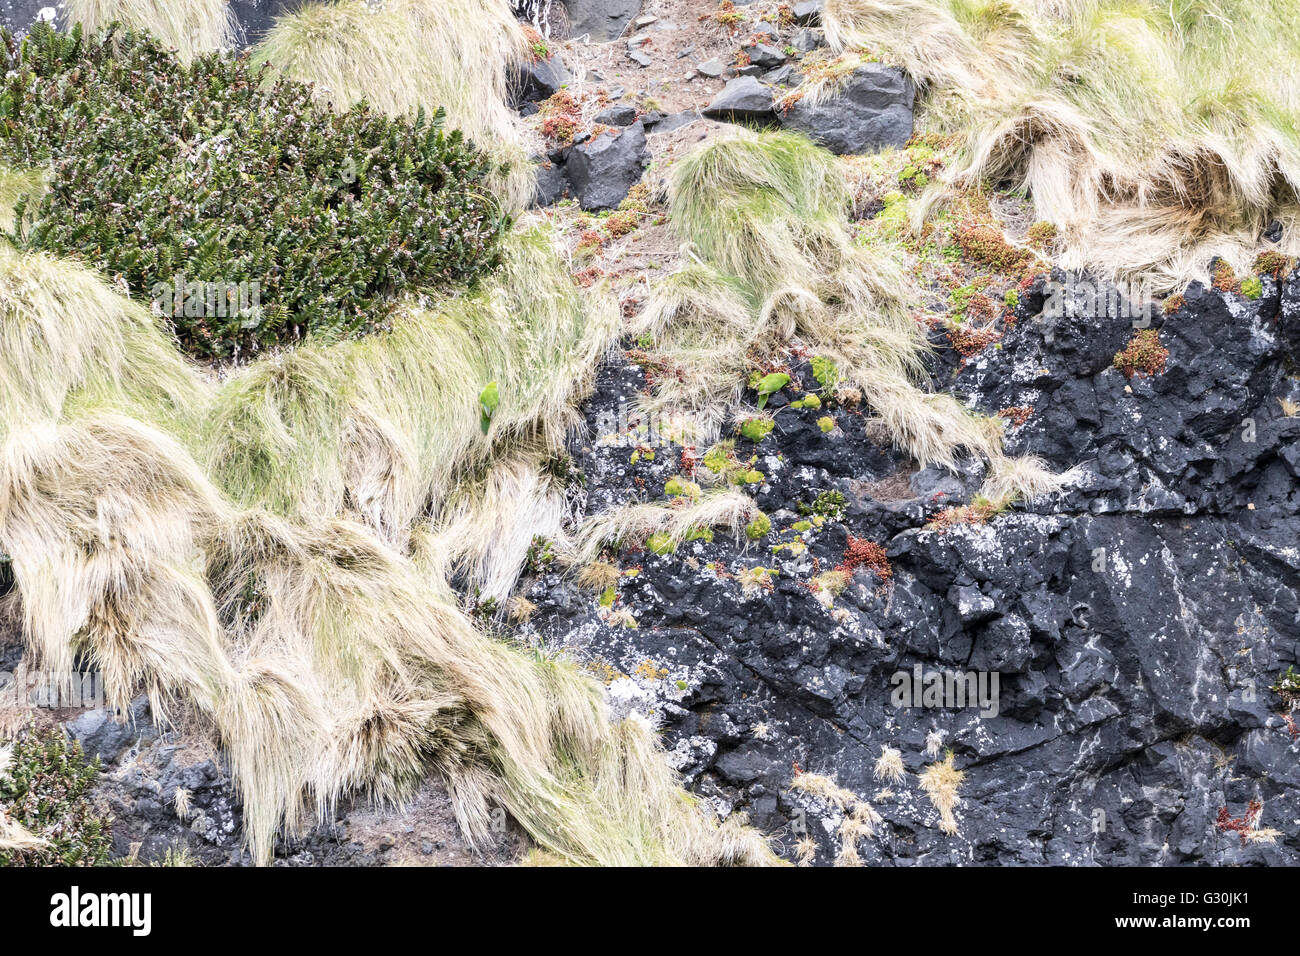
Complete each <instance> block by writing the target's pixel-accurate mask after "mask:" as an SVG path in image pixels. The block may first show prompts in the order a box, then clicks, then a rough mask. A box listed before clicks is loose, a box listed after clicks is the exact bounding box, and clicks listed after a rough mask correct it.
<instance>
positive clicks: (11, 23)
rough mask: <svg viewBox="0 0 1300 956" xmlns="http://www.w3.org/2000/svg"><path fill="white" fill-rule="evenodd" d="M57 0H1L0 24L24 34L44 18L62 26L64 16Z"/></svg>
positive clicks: (15, 32)
mask: <svg viewBox="0 0 1300 956" xmlns="http://www.w3.org/2000/svg"><path fill="white" fill-rule="evenodd" d="M60 6H62V4H61V3H59V2H56V0H0V26H3V27H5V28H7V29H9V30H10V31H12V32H13V33H14V34H15V35H16V36H23V35H25V34H26V33H27V31H28V30H30V29H31V28H32V27H33V26H34V25H35V24H37V23H39V22H41V21H42V20H44V21H46V22H49V23H53V24H54V25H55V26H62V24H63V17H62V16H61V11H60V10H59V7H60Z"/></svg>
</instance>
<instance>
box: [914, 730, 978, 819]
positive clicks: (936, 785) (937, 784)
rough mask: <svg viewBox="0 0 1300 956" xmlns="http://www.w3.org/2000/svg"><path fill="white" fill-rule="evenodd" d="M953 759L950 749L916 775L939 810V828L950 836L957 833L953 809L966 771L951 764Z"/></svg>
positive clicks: (959, 800) (957, 801)
mask: <svg viewBox="0 0 1300 956" xmlns="http://www.w3.org/2000/svg"><path fill="white" fill-rule="evenodd" d="M953 760H954V757H953V753H952V751H951V750H950V751H948V755H947V756H946V757H944V759H943V760H940V761H938V762H936V763H932V764H930V765H929V766H928V767H926V768H925V769H924V770H922V771H921V772H920V774H918V775H917V776H918V778H919V780H920V784H921V789H922V790H924V791H925V793H926V796H928V797H929V798H930V803H931V804H933V805H934V808H935V809H936V810H938V811H939V829H940V830H942V831H943V832H944V833H947V834H948V835H950V836H952V835H955V834H956V833H957V817H956V816H955V815H954V814H953V809H954V808H955V807H956V806H957V804H958V803H960V802H961V798H960V797H958V796H957V790H958V788H960V787H961V784H962V781H963V780H965V779H966V771H964V770H958V769H957V768H956V767H955V766H953Z"/></svg>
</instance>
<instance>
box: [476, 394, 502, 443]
mask: <svg viewBox="0 0 1300 956" xmlns="http://www.w3.org/2000/svg"><path fill="white" fill-rule="evenodd" d="M500 404H501V396H500V394H499V393H498V390H497V383H496V382H488V383H487V385H485V386H484V388H483V391H481V392H479V396H478V408H479V428H480V429H481V430H482V432H483V434H484V435H486V434H487V433H488V429H489V428H490V427H492V415H493V414H494V413H495V412H496V410H497V406H498V405H500Z"/></svg>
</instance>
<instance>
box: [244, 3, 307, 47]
mask: <svg viewBox="0 0 1300 956" xmlns="http://www.w3.org/2000/svg"><path fill="white" fill-rule="evenodd" d="M306 2H308V0H230V12H231V13H232V14H234V17H235V23H236V24H237V29H238V38H239V41H240V42H241V43H242V44H243V45H244V46H254V45H255V44H257V43H258V42H259V41H260V40H261V39H262V37H264V36H266V33H267V31H268V30H270V29H271V27H272V26H274V25H275V18H276V17H280V16H284V15H285V14H286V13H292V12H293V11H295V10H297V9H298V8H299V7H301V6H302V5H303V4H304V3H306Z"/></svg>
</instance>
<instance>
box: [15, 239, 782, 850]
mask: <svg viewBox="0 0 1300 956" xmlns="http://www.w3.org/2000/svg"><path fill="white" fill-rule="evenodd" d="M508 249H509V251H508V252H507V259H508V262H507V264H506V266H505V267H504V268H503V269H502V270H501V272H500V273H499V274H497V275H495V276H494V277H493V278H492V280H490V281H489V282H487V283H485V284H484V287H483V288H482V289H480V290H479V291H478V292H475V293H472V294H465V295H461V296H458V297H456V298H452V299H449V300H445V301H443V302H441V303H434V304H432V305H429V306H414V305H413V306H412V307H411V308H410V310H409V312H408V313H407V314H405V315H404V316H403V318H402V319H401V320H399V322H398V323H397V324H396V325H395V327H394V328H393V329H392V330H391V331H390V332H388V333H384V334H381V335H377V336H374V337H372V338H370V339H367V340H364V341H360V342H354V341H348V342H340V343H335V344H332V345H321V344H311V343H308V344H307V345H305V346H303V347H302V348H300V349H299V350H297V351H295V352H292V353H289V352H286V353H280V354H277V355H273V356H268V357H266V358H264V359H261V360H259V361H258V362H256V363H253V364H252V365H250V366H247V367H245V368H243V369H240V370H238V371H237V372H236V373H235V374H234V375H232V376H231V377H230V378H228V379H227V380H226V381H225V382H224V383H220V384H212V383H210V382H209V380H207V379H205V378H203V377H201V376H200V375H198V374H197V373H196V372H195V371H194V370H193V369H191V368H190V367H189V366H188V365H186V364H185V363H184V362H183V361H182V360H181V359H180V357H179V354H178V353H177V352H176V351H175V350H174V349H173V348H171V347H170V345H169V343H168V342H167V339H166V337H165V336H164V335H163V333H162V332H161V330H160V329H158V328H157V326H156V325H155V324H154V322H153V320H152V318H151V317H150V316H149V315H148V314H147V313H144V312H142V311H140V310H139V309H138V307H136V306H134V305H132V304H131V303H130V302H129V301H128V300H127V299H125V298H124V297H122V296H120V295H119V294H118V293H116V292H114V291H113V290H111V289H110V288H109V287H108V286H107V285H105V284H104V283H103V282H102V281H101V280H99V279H97V278H96V277H95V276H94V275H93V274H91V273H89V272H87V271H86V270H84V269H82V268H81V267H79V266H75V265H71V264H69V263H66V262H61V261H58V260H55V259H52V258H50V257H48V256H42V255H28V254H19V253H14V252H8V251H6V252H2V253H0V341H2V342H4V343H6V345H5V348H4V350H3V354H2V355H0V378H2V379H3V385H4V388H3V397H2V398H0V401H2V402H3V405H0V412H2V413H3V414H2V415H0V423H2V425H0V551H3V552H5V553H6V554H8V555H10V556H11V558H12V568H13V572H14V578H15V584H16V587H15V590H14V592H13V593H12V594H11V595H10V597H9V598H7V599H6V600H7V601H8V602H10V603H14V604H16V605H17V608H18V610H19V612H20V617H21V620H22V628H23V633H24V636H25V639H26V642H27V649H28V657H29V659H30V661H32V662H33V663H34V664H36V665H38V666H41V667H43V668H44V669H46V670H49V671H53V672H63V673H71V672H72V670H73V663H74V659H75V658H76V657H77V656H78V655H84V656H85V657H86V658H87V659H89V660H90V661H91V663H92V666H94V667H95V668H96V669H97V670H99V671H101V672H102V673H103V674H104V676H105V686H106V692H107V695H108V697H109V699H110V701H111V702H112V703H113V704H114V705H116V706H125V705H126V704H127V703H128V702H129V701H130V699H131V698H132V697H133V696H134V695H136V694H138V693H140V692H144V693H147V694H148V695H149V697H150V700H151V702H152V705H153V707H154V709H155V713H156V714H157V715H158V719H159V720H160V721H163V722H167V721H169V720H173V721H174V720H176V719H179V718H181V717H182V716H183V717H184V718H185V719H186V721H187V723H191V722H192V724H193V725H194V726H197V727H201V728H207V729H209V730H210V732H211V734H212V737H213V739H214V740H215V741H216V742H217V743H218V744H219V745H220V746H221V747H222V748H223V749H224V751H225V753H226V754H227V756H228V758H229V761H230V765H231V769H232V775H233V779H234V781H235V785H236V787H237V788H238V790H239V792H240V794H241V796H242V799H243V801H244V804H245V838H246V841H247V844H248V847H249V849H250V851H251V853H252V854H253V857H254V859H255V860H256V861H257V862H259V863H266V862H268V861H269V860H270V858H271V855H272V851H273V848H274V845H275V840H276V836H277V833H279V832H280V831H281V830H282V829H283V830H284V831H285V832H288V833H297V832H301V831H302V830H303V829H304V828H306V827H308V826H310V825H311V823H312V822H313V821H314V820H316V819H319V818H323V817H324V815H325V814H327V813H329V812H330V808H331V807H332V805H333V804H334V803H335V801H337V800H338V799H339V798H340V797H342V796H344V795H346V794H363V795H367V796H369V797H371V798H373V799H375V800H377V801H380V802H384V803H391V802H397V801H400V800H402V799H403V798H404V796H405V795H407V794H408V793H410V792H411V790H412V789H413V787H414V786H415V785H416V784H417V782H418V781H419V780H420V779H422V778H423V777H424V776H425V775H426V774H428V773H430V772H433V773H436V774H438V775H439V776H440V777H441V778H442V779H443V780H444V781H445V783H446V785H447V788H448V790H449V792H450V794H451V797H452V802H453V807H454V809H455V812H456V815H457V818H458V820H459V822H460V825H461V827H462V829H463V830H464V832H465V834H466V837H467V839H469V840H470V842H471V843H472V844H474V843H478V842H480V841H484V840H486V839H488V837H489V834H490V822H491V818H492V807H493V806H503V807H505V808H506V809H507V810H508V811H509V812H510V813H511V814H512V815H513V816H514V817H515V818H516V819H517V820H518V821H519V822H520V824H521V825H522V826H523V827H524V828H525V829H526V830H527V831H528V833H529V834H530V835H531V836H532V839H533V840H534V842H535V843H536V844H537V845H538V846H540V847H542V848H544V849H545V850H546V851H547V852H549V853H550V854H552V855H553V856H554V857H555V858H557V859H562V860H565V861H567V862H576V863H604V864H644V863H722V862H727V863H734V862H770V861H773V860H774V857H773V856H772V855H771V853H770V851H768V850H767V848H766V844H765V843H764V842H763V841H762V839H761V837H759V836H758V835H757V834H755V833H754V832H753V831H751V830H749V829H748V828H745V827H743V826H742V825H741V824H740V823H739V821H737V820H729V821H727V822H726V823H725V824H722V825H717V824H715V823H714V822H713V821H712V820H710V819H709V818H708V817H707V816H706V815H705V814H704V812H703V811H702V810H701V809H700V808H697V807H695V806H693V805H692V804H691V802H690V801H689V799H688V798H687V796H686V795H685V794H684V793H683V792H682V791H681V790H680V788H679V787H678V784H677V782H676V778H675V776H674V774H673V773H672V771H671V769H670V768H669V766H668V765H667V763H666V761H665V758H664V756H663V755H662V754H661V753H660V752H659V748H658V744H657V742H656V741H655V739H654V735H653V733H652V732H651V731H650V730H649V729H648V728H646V727H643V726H640V725H635V726H628V725H626V722H625V723H624V724H620V725H611V724H610V722H609V720H608V717H607V715H606V712H605V708H604V702H603V699H602V697H601V694H600V690H599V686H598V685H597V684H596V683H595V682H594V681H592V680H591V679H589V678H587V677H585V676H582V675H581V674H579V672H578V671H577V670H576V669H575V668H573V667H572V666H570V665H568V664H565V663H562V662H560V661H557V660H552V659H546V658H541V657H538V656H536V655H534V654H532V653H526V652H522V651H519V650H516V649H514V648H511V647H507V646H505V645H503V644H500V643H497V642H495V641H493V640H492V639H490V638H489V637H487V636H485V635H484V634H482V633H480V632H479V631H477V630H476V629H475V627H474V626H473V625H472V624H471V622H470V620H469V618H468V617H467V616H466V615H465V614H464V613H463V612H462V610H461V608H460V606H459V599H458V598H457V597H456V595H455V594H454V592H453V591H452V589H451V587H450V584H449V583H448V576H449V575H450V573H451V572H452V571H453V570H459V571H464V572H465V573H466V574H467V575H469V577H470V579H471V580H473V581H477V582H479V584H480V585H481V587H482V588H483V589H484V591H486V592H491V593H499V594H502V595H505V594H507V593H508V591H509V587H510V584H511V583H512V582H513V580H514V578H515V575H516V574H517V573H518V569H519V566H520V565H521V564H522V562H523V560H524V555H525V553H526V550H527V545H528V541H529V540H530V538H531V535H532V533H533V528H534V526H535V524H536V522H537V521H539V520H545V519H541V518H538V517H537V515H538V514H543V515H545V514H549V513H551V512H548V511H547V509H548V508H551V507H552V504H553V498H552V497H551V496H552V490H551V489H549V486H548V484H547V479H545V477H544V476H543V475H542V468H541V464H542V458H543V456H545V455H548V454H552V453H553V452H554V451H555V450H556V449H557V448H559V447H560V446H561V443H562V440H563V436H564V432H565V429H566V428H567V427H568V425H569V424H570V422H571V421H572V420H573V414H574V413H573V411H572V408H571V406H572V403H573V401H574V400H575V399H576V398H577V397H578V396H579V395H580V394H581V393H582V391H583V389H584V388H585V387H586V385H587V383H588V381H589V379H588V377H587V375H586V374H585V373H586V372H587V371H589V370H590V369H591V368H592V367H593V366H594V365H595V361H596V358H597V357H598V356H599V355H600V354H601V352H602V351H603V350H604V349H605V348H606V347H607V346H608V344H609V342H610V341H611V339H612V336H613V334H614V322H613V319H612V312H610V310H608V309H607V308H605V307H604V306H603V305H602V303H601V300H600V299H599V297H596V298H591V297H590V296H588V297H586V298H585V299H584V298H580V297H579V296H578V294H577V291H576V287H575V286H574V285H573V284H572V282H571V281H570V280H569V277H568V275H567V272H565V270H564V269H563V268H562V267H561V266H560V265H559V264H558V262H556V261H555V257H554V255H553V253H552V252H551V246H550V244H549V240H548V239H547V238H546V236H545V235H544V234H543V233H538V232H523V233H520V234H517V235H516V236H515V237H514V238H513V239H512V240H511V241H510V242H509V243H508ZM487 381H494V382H496V383H497V384H498V387H499V396H500V401H499V405H498V407H497V408H496V410H495V413H494V415H493V417H492V418H491V421H490V422H489V424H488V427H487V429H486V433H484V430H483V429H482V428H481V427H480V410H479V407H478V406H479V403H478V396H479V395H480V393H481V392H482V390H483V387H484V383H485V382H487ZM507 505H509V507H507ZM512 509H513V510H512ZM557 520H558V519H557ZM627 788H631V789H630V790H629V789H627Z"/></svg>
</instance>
